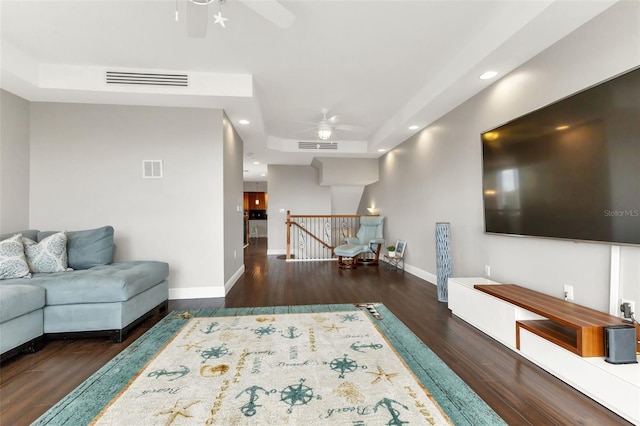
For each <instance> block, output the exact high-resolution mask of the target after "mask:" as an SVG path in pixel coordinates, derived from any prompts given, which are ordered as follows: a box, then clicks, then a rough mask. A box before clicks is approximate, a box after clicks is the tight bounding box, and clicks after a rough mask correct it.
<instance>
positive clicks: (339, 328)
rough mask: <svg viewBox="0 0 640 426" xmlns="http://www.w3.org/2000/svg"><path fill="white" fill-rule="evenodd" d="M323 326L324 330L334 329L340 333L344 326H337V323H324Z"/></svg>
mask: <svg viewBox="0 0 640 426" xmlns="http://www.w3.org/2000/svg"><path fill="white" fill-rule="evenodd" d="M323 327H324V329H325V330H327V331H336V332H338V333H340V330H342V329H343V328H345V327H338V326H337V325H335V324H331V325H325V326H323Z"/></svg>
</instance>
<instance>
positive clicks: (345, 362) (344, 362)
mask: <svg viewBox="0 0 640 426" xmlns="http://www.w3.org/2000/svg"><path fill="white" fill-rule="evenodd" d="M329 367H330V368H331V369H332V370H333V371H338V372H340V375H339V376H338V377H340V378H341V379H344V374H345V373H353V372H354V371H356V369H358V368H362V369H366V368H367V366H366V365H363V366H360V367H358V363H357V362H356V361H355V360H353V359H351V358H348V357H347V354H344V357H342V358H336V359H334V360H333V361H331V362H330V363H329Z"/></svg>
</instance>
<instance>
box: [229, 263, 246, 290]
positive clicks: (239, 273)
mask: <svg viewBox="0 0 640 426" xmlns="http://www.w3.org/2000/svg"><path fill="white" fill-rule="evenodd" d="M242 274H244V264H243V265H242V266H240V267H239V268H238V270H237V271H236V272H235V274H233V275H232V276H231V278H229V281H227V282H226V283H224V295H225V296H226V295H227V293H229V290H231V288H232V287H233V286H234V284H235V283H236V282H237V281H238V280H239V279H240V277H241V276H242Z"/></svg>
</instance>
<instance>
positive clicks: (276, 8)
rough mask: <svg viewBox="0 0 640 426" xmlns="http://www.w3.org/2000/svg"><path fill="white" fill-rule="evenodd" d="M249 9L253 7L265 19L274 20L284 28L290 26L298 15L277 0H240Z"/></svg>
mask: <svg viewBox="0 0 640 426" xmlns="http://www.w3.org/2000/svg"><path fill="white" fill-rule="evenodd" d="M240 1H241V2H242V3H244V5H245V6H247V7H248V8H249V9H252V10H253V11H254V12H256V13H257V14H258V15H262V16H263V17H264V18H265V19H267V20H269V21H271V22H273V23H274V24H276V25H277V26H278V27H280V28H282V29H286V28H289V27H290V26H291V25H292V24H293V21H295V19H296V17H295V15H294V14H293V13H291V12H290V11H289V9H287V8H286V7H284V6H283V5H281V4H280V3H279V2H278V1H277V0H240Z"/></svg>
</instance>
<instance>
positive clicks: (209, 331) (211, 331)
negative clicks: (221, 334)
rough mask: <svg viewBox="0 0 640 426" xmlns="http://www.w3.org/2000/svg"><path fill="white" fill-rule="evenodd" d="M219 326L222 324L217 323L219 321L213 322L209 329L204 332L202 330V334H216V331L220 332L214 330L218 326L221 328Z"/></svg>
mask: <svg viewBox="0 0 640 426" xmlns="http://www.w3.org/2000/svg"><path fill="white" fill-rule="evenodd" d="M219 325H220V323H219V322H217V321H216V322H212V323H211V324H209V327H207V328H206V330H202V329H201V330H200V332H201V333H204V334H211V333H215V332H216V331H218V330H214V327H217V326H219Z"/></svg>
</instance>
